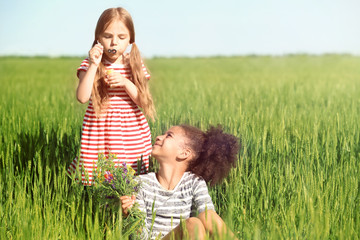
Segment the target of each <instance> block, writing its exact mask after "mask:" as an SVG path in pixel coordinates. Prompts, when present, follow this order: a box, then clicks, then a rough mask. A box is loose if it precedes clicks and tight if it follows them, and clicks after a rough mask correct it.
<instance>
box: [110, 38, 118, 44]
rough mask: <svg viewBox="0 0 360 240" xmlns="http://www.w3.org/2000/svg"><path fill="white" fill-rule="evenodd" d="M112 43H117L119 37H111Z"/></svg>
mask: <svg viewBox="0 0 360 240" xmlns="http://www.w3.org/2000/svg"><path fill="white" fill-rule="evenodd" d="M111 43H112V45H117V39H116V37H113V38H112V39H111Z"/></svg>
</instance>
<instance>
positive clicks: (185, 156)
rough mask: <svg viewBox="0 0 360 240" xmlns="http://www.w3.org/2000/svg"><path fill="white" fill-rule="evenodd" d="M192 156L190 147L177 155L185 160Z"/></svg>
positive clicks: (179, 158) (181, 159)
mask: <svg viewBox="0 0 360 240" xmlns="http://www.w3.org/2000/svg"><path fill="white" fill-rule="evenodd" d="M190 156H191V150H190V149H189V148H184V149H183V150H182V151H181V152H180V153H179V154H178V156H177V157H176V158H177V159H178V160H179V161H184V160H186V159H188V158H189V157H190Z"/></svg>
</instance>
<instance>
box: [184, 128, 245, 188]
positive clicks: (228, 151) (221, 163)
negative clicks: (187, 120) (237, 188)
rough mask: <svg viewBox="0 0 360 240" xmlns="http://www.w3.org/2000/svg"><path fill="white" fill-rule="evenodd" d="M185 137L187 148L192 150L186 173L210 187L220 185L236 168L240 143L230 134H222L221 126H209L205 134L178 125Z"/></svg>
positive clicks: (195, 129)
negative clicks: (191, 174)
mask: <svg viewBox="0 0 360 240" xmlns="http://www.w3.org/2000/svg"><path fill="white" fill-rule="evenodd" d="M179 127H181V128H182V129H183V130H184V132H185V136H186V137H187V139H188V141H187V146H188V147H190V148H191V149H192V150H193V153H194V157H193V159H192V160H191V161H190V163H189V166H188V169H187V170H188V171H191V172H192V173H194V174H196V175H198V176H200V177H202V178H203V179H204V180H205V181H206V182H207V183H209V184H210V185H211V186H213V185H215V184H217V183H220V182H221V181H222V180H223V179H224V178H225V177H227V175H228V174H229V172H230V169H231V168H232V167H236V162H237V154H238V152H239V148H240V143H239V141H238V139H237V138H236V137H235V136H234V135H231V134H227V133H224V132H223V130H222V126H221V125H218V126H217V127H214V126H210V128H209V130H207V131H206V132H203V131H201V130H200V129H198V128H196V127H193V126H189V125H180V126H179Z"/></svg>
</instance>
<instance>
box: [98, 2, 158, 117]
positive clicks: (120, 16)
mask: <svg viewBox="0 0 360 240" xmlns="http://www.w3.org/2000/svg"><path fill="white" fill-rule="evenodd" d="M115 20H119V21H121V22H123V23H124V25H125V26H126V27H127V29H128V30H129V34H130V44H132V48H131V52H130V59H129V60H130V68H131V72H132V78H131V81H132V82H133V83H134V84H135V86H136V88H137V90H138V93H139V94H138V96H139V105H140V106H141V108H142V109H143V111H144V113H145V115H146V116H148V117H150V118H151V119H154V117H155V107H154V103H153V100H152V96H151V94H150V90H149V86H148V80H147V79H146V77H145V74H144V70H143V62H142V57H141V54H140V51H139V49H138V47H137V46H136V44H135V28H134V23H133V20H132V18H131V15H130V14H129V12H128V11H126V10H125V9H124V8H120V7H119V8H109V9H106V10H105V11H104V12H103V13H102V14H101V16H100V18H99V20H98V22H97V25H96V29H95V40H94V43H93V46H94V45H95V44H96V43H97V40H98V39H99V38H100V35H101V34H102V33H103V32H104V31H105V29H106V28H107V27H108V26H109V25H110V23H112V22H113V21H115ZM103 56H104V55H103ZM103 61H104V57H103V59H102V61H101V63H100V64H99V67H98V69H97V72H96V76H95V81H94V85H93V89H92V93H91V98H92V102H93V106H94V110H95V113H96V115H97V116H99V115H100V113H101V112H102V111H103V110H104V109H105V108H106V107H107V103H108V98H109V95H108V92H107V85H106V83H105V80H104V77H105V65H104V62H103Z"/></svg>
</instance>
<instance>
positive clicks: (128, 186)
mask: <svg viewBox="0 0 360 240" xmlns="http://www.w3.org/2000/svg"><path fill="white" fill-rule="evenodd" d="M114 160H116V155H114V154H109V155H108V156H107V157H106V156H105V155H104V154H99V158H98V162H97V168H96V169H95V170H94V175H93V176H94V183H93V191H94V196H95V198H96V200H97V202H99V203H100V206H101V207H105V208H106V209H109V210H110V211H111V212H121V209H120V204H121V202H120V197H121V196H125V195H126V196H132V195H134V194H135V195H136V193H137V192H138V190H139V187H140V182H139V181H136V180H135V177H136V175H135V170H134V169H133V168H132V167H131V166H128V165H126V163H122V164H121V165H120V166H115V163H114ZM144 223H145V216H144V214H143V213H142V212H141V211H140V210H139V208H138V206H137V203H135V204H134V205H133V207H132V208H131V209H130V210H129V215H128V216H127V217H126V218H124V219H123V220H122V231H123V233H129V232H130V233H131V232H135V230H137V229H141V228H142V227H143V226H144ZM136 233H137V234H136V235H139V232H138V231H137V232H136Z"/></svg>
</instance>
